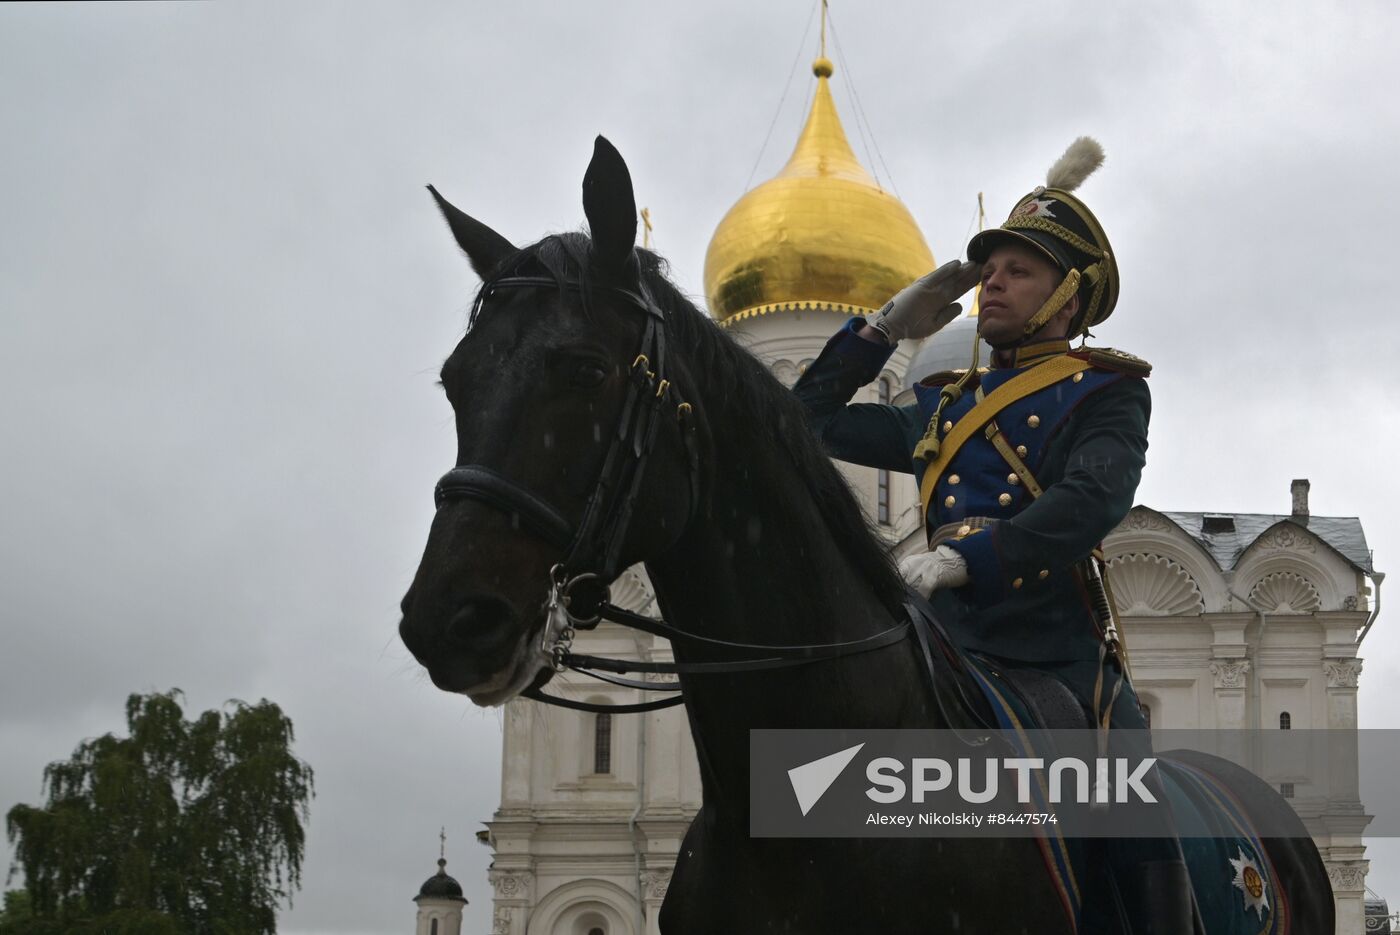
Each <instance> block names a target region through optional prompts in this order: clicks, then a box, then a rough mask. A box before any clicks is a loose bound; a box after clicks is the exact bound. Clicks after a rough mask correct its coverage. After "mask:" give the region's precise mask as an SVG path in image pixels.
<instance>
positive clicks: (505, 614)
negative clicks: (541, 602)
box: [443, 597, 511, 649]
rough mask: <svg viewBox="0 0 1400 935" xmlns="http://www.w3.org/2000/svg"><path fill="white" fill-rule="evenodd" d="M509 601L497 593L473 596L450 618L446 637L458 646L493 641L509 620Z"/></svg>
mask: <svg viewBox="0 0 1400 935" xmlns="http://www.w3.org/2000/svg"><path fill="white" fill-rule="evenodd" d="M510 618H511V610H510V605H509V604H507V603H506V602H505V601H503V600H501V599H499V598H495V597H477V598H472V599H471V600H469V601H467V602H466V603H465V604H463V605H462V608H461V609H460V610H458V611H457V613H456V614H455V615H454V616H453V617H452V619H451V620H450V621H449V622H448V624H447V627H446V629H445V630H444V632H443V641H444V642H445V643H446V644H447V645H448V646H449V647H452V648H455V649H469V648H478V649H479V648H481V644H482V643H483V642H490V641H493V640H495V639H497V638H499V636H500V635H501V634H502V633H503V632H504V631H508V630H509V627H507V626H506V624H508V623H509V622H510Z"/></svg>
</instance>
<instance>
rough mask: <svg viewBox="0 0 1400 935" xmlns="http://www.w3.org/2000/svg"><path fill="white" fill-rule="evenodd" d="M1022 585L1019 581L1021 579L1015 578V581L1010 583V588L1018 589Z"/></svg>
mask: <svg viewBox="0 0 1400 935" xmlns="http://www.w3.org/2000/svg"><path fill="white" fill-rule="evenodd" d="M1022 583H1023V582H1022V581H1021V579H1020V578H1017V579H1016V580H1015V581H1013V582H1011V586H1012V587H1013V588H1019V587H1020V586H1021V585H1022Z"/></svg>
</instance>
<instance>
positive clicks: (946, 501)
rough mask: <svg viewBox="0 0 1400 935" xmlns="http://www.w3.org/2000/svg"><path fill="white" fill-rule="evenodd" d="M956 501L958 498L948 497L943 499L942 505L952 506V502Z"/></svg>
mask: <svg viewBox="0 0 1400 935" xmlns="http://www.w3.org/2000/svg"><path fill="white" fill-rule="evenodd" d="M957 502H958V500H957V498H956V497H948V498H947V499H946V500H944V501H943V505H944V506H952V505H953V504H954V503H957Z"/></svg>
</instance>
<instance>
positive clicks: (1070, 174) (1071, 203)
mask: <svg viewBox="0 0 1400 935" xmlns="http://www.w3.org/2000/svg"><path fill="white" fill-rule="evenodd" d="M1103 158H1104V155H1103V147H1102V146H1100V145H1099V144H1098V143H1097V142H1096V141H1094V140H1092V139H1090V138H1089V137H1087V136H1081V137H1080V138H1079V139H1077V140H1075V141H1074V142H1073V143H1071V144H1070V147H1069V149H1067V150H1065V154H1064V155H1063V156H1061V157H1060V159H1059V160H1058V161H1057V162H1056V163H1055V165H1053V166H1052V167H1051V168H1050V171H1049V173H1047V175H1046V184H1045V185H1042V186H1040V187H1038V188H1036V189H1035V190H1033V191H1032V192H1030V194H1028V195H1026V196H1025V197H1024V198H1022V199H1021V200H1020V201H1018V202H1016V207H1014V208H1012V209H1011V214H1010V215H1009V216H1008V217H1007V219H1006V220H1005V222H1003V223H1002V225H1001V226H1000V227H998V228H994V229H992V230H985V231H982V232H980V233H979V234H977V235H976V236H975V237H973V238H972V240H971V242H969V243H968V245H967V258H968V259H969V260H972V261H973V262H976V263H982V262H985V261H986V259H987V257H988V256H990V255H991V253H992V250H993V249H994V248H995V247H997V246H998V245H999V244H1003V243H1007V242H1008V241H1009V242H1013V243H1021V244H1025V245H1028V246H1030V247H1031V248H1032V249H1034V250H1036V251H1037V252H1039V253H1040V254H1042V255H1043V256H1045V257H1046V258H1047V259H1048V260H1049V261H1050V262H1051V263H1053V264H1054V265H1055V266H1056V267H1057V268H1058V269H1059V270H1060V272H1062V273H1064V274H1065V279H1064V280H1063V281H1062V282H1061V284H1060V288H1058V289H1056V290H1055V292H1054V294H1052V295H1051V297H1050V299H1049V301H1047V302H1046V303H1045V305H1044V306H1043V307H1042V308H1041V309H1040V311H1038V312H1036V314H1035V315H1034V316H1033V317H1032V318H1031V320H1030V321H1029V322H1028V323H1027V324H1026V336H1027V337H1029V336H1030V335H1032V334H1034V333H1035V332H1036V331H1039V330H1040V329H1041V328H1042V327H1043V326H1044V325H1045V323H1046V322H1047V321H1049V320H1050V318H1051V317H1052V316H1054V314H1055V313H1056V312H1058V311H1059V310H1060V309H1061V308H1062V307H1063V306H1064V303H1065V302H1067V301H1069V298H1070V296H1071V295H1074V294H1075V293H1076V292H1077V293H1078V294H1079V312H1078V314H1077V315H1076V316H1075V318H1074V320H1073V321H1072V322H1071V323H1070V337H1074V336H1075V335H1078V334H1081V333H1083V332H1085V331H1087V330H1088V329H1089V328H1091V327H1093V326H1094V325H1097V324H1098V323H1099V322H1101V321H1103V320H1104V319H1106V318H1108V316H1109V315H1110V314H1112V312H1113V307H1114V305H1116V304H1117V303H1118V262H1117V260H1116V259H1114V256H1113V252H1112V250H1111V249H1110V248H1109V245H1108V237H1107V235H1105V234H1104V232H1103V227H1102V226H1100V224H1099V221H1098V218H1096V217H1094V214H1093V212H1092V211H1090V210H1089V208H1088V207H1087V206H1086V205H1085V204H1084V202H1082V201H1080V200H1079V199H1078V198H1076V197H1075V196H1074V195H1072V194H1070V193H1071V192H1072V191H1073V190H1074V189H1076V188H1078V186H1079V183H1080V182H1082V181H1083V180H1084V179H1085V178H1087V177H1088V175H1089V174H1090V173H1092V172H1093V171H1094V170H1095V169H1097V168H1098V167H1099V166H1100V165H1102V164H1103Z"/></svg>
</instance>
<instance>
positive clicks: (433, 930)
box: [428, 919, 438, 935]
mask: <svg viewBox="0 0 1400 935" xmlns="http://www.w3.org/2000/svg"><path fill="white" fill-rule="evenodd" d="M428 935H438V933H437V919H434V920H433V926H432V928H430V929H428Z"/></svg>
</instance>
